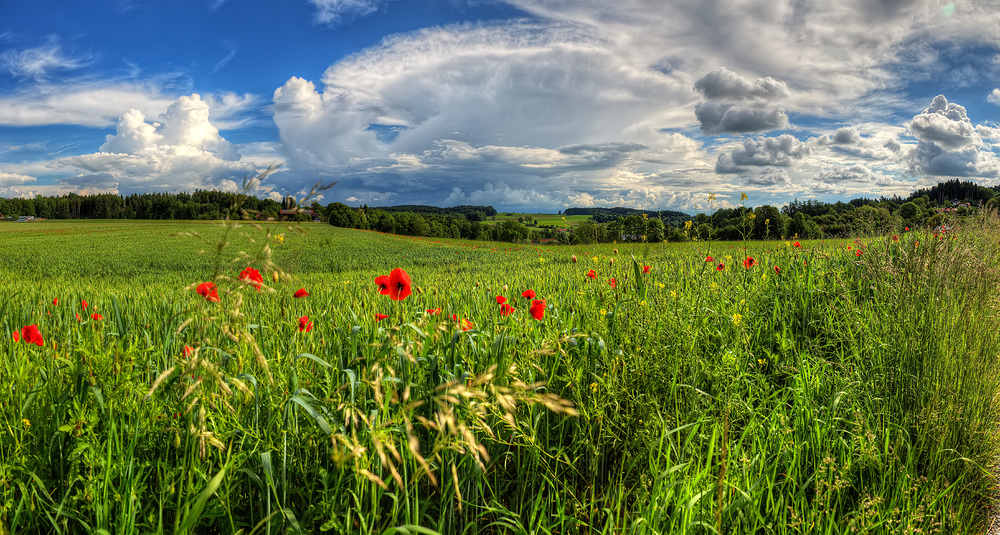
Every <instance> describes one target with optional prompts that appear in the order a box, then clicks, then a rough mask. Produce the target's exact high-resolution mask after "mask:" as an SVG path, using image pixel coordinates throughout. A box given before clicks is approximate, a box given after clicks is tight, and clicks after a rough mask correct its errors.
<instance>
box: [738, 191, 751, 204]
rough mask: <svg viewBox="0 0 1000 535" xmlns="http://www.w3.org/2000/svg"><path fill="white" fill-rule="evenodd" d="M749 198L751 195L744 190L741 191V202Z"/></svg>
mask: <svg viewBox="0 0 1000 535" xmlns="http://www.w3.org/2000/svg"><path fill="white" fill-rule="evenodd" d="M749 198H750V197H747V194H746V193H745V192H744V193H740V201H741V202H742V201H745V200H747V199H749Z"/></svg>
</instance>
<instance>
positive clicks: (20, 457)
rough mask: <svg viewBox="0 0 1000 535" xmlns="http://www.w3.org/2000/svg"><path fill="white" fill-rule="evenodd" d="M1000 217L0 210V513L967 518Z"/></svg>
mask: <svg viewBox="0 0 1000 535" xmlns="http://www.w3.org/2000/svg"><path fill="white" fill-rule="evenodd" d="M498 219H499V217H498ZM998 231H1000V225H998V221H997V220H996V219H993V218H983V219H982V220H980V221H978V222H977V223H976V224H975V225H971V226H969V227H967V228H960V229H955V230H954V232H952V233H949V234H942V235H933V234H930V233H928V232H922V231H917V232H906V233H902V232H901V233H900V234H899V235H897V236H881V237H878V236H876V237H864V238H859V239H858V240H840V241H827V242H819V241H810V242H806V241H802V242H801V243H800V242H794V241H791V240H790V241H772V242H738V243H733V242H725V243H722V242H716V243H708V242H694V243H685V244H666V243H664V244H655V245H654V244H628V245H614V244H609V245H592V246H548V247H544V246H528V245H512V244H506V243H504V244H501V243H492V242H469V241H461V240H443V239H442V240H438V239H427V238H409V237H401V236H390V235H383V234H378V233H374V232H364V231H354V230H345V229H338V228H333V227H331V226H329V225H322V224H302V225H294V226H291V227H289V226H283V225H280V224H268V225H265V226H263V227H255V226H252V225H242V226H239V227H238V228H234V227H233V226H227V225H225V224H223V223H219V222H214V223H199V222H143V221H88V222H78V221H72V222H40V223H31V224H16V223H0V274H2V276H0V334H2V336H0V340H2V341H0V358H2V359H3V366H0V426H2V427H3V432H2V433H0V533H59V534H63V533H85V532H97V533H160V532H170V533H268V534H270V533H319V532H330V533H386V534H391V533H422V534H429V533H524V534H527V533H552V534H555V533H559V534H567V533H597V532H600V533H629V534H633V533H634V534H647V533H649V534H652V533H664V534H666V533H671V534H673V533H690V534H722V533H726V534H748V533H753V534H771V533H774V534H786V533H820V534H835V533H949V534H950V533H982V532H983V531H984V529H985V525H986V522H987V518H988V514H989V511H990V508H991V506H992V503H993V502H992V499H993V496H992V494H991V493H992V491H993V488H994V486H995V480H994V477H993V476H992V475H991V470H992V468H993V465H994V460H995V458H996V455H997V453H998V452H1000V442H998V440H997V430H996V422H997V416H998V414H997V408H996V406H995V403H994V402H995V399H996V396H997V395H998V394H1000V373H998V372H1000V370H998V358H997V357H998V355H1000V334H998V331H997V329H996V326H997V324H998V321H1000V306H998V305H1000V301H998V292H997V288H998V285H1000V270H998V268H1000V262H998V261H1000V246H998V243H997V240H996V238H995V237H996V236H997V233H998ZM709 256H711V259H710V260H709V259H708V258H706V257H709ZM248 267H252V268H254V269H256V270H258V271H259V273H260V274H261V278H262V281H261V283H256V282H254V281H253V280H249V281H248V280H246V279H243V280H241V279H240V278H239V275H240V273H241V272H243V271H244V270H245V269H246V268H248ZM396 268H401V269H402V270H405V272H406V273H407V274H408V276H409V280H410V284H409V285H406V286H407V287H408V289H409V290H410V291H411V292H412V293H411V294H409V295H408V296H406V297H405V299H402V300H394V299H392V298H391V296H390V295H382V294H381V293H380V291H379V286H377V285H376V284H375V278H376V277H379V276H382V275H389V274H390V272H391V271H392V270H394V269H396ZM591 270H592V271H593V273H592V274H591ZM206 282H211V283H212V284H214V288H215V290H216V292H217V293H216V294H215V295H217V296H218V299H217V302H215V301H216V300H215V299H211V300H210V299H207V298H206V296H208V297H211V296H212V294H211V293H208V292H207V291H204V289H205V288H207V287H206V286H201V287H202V289H203V292H202V293H199V291H198V288H199V286H200V285H203V284H204V283H206ZM397 282H398V279H397V280H394V282H393V284H396V283H397ZM299 289H304V290H305V291H306V292H308V294H309V295H308V296H306V297H301V298H296V297H293V294H295V292H296V291H297V290H299ZM397 289H398V288H397ZM528 290H531V291H533V292H534V294H535V296H534V298H531V299H529V298H526V297H524V296H523V295H522V294H523V293H524V292H526V291H528ZM498 296H502V297H503V298H505V299H506V301H507V303H509V304H510V305H512V306H513V309H514V310H513V313H511V314H509V315H505V314H502V313H501V310H502V309H501V306H500V304H499V303H498ZM541 300H544V303H542V304H541V305H539V304H538V303H535V301H541ZM84 301H85V302H86V306H84ZM533 305H534V306H533ZM506 310H508V311H509V309H506ZM539 312H541V314H539ZM539 315H540V316H541V318H540V319H538V317H537V316H539ZM383 316H384V317H383ZM380 317H382V318H383V319H378V318H380ZM29 326H36V327H37V335H38V336H40V338H41V339H40V340H37V338H36V336H35V334H34V333H32V332H30V330H28V331H26V330H25V328H26V327H29ZM15 333H16V334H17V336H15ZM24 333H27V340H26V339H21V340H19V341H18V340H16V338H22V337H23V336H24ZM36 340H37V343H33V342H35V341H36Z"/></svg>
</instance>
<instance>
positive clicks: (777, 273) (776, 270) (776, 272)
mask: <svg viewBox="0 0 1000 535" xmlns="http://www.w3.org/2000/svg"><path fill="white" fill-rule="evenodd" d="M774 273H775V274H776V275H781V268H780V267H778V266H774Z"/></svg>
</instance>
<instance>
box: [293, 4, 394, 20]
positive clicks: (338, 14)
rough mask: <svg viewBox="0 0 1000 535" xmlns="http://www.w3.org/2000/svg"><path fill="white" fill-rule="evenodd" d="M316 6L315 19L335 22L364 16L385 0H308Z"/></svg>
mask: <svg viewBox="0 0 1000 535" xmlns="http://www.w3.org/2000/svg"><path fill="white" fill-rule="evenodd" d="M309 1H310V2H311V3H312V4H313V5H315V6H316V21H317V22H320V23H323V24H337V23H339V22H341V21H343V20H347V19H351V18H354V17H364V16H367V15H371V14H372V13H375V12H376V11H378V9H379V8H380V7H381V6H382V4H384V3H385V2H386V0H309Z"/></svg>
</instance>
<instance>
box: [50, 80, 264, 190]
mask: <svg viewBox="0 0 1000 535" xmlns="http://www.w3.org/2000/svg"><path fill="white" fill-rule="evenodd" d="M208 117H209V106H208V104H207V103H206V102H205V101H203V100H202V99H201V97H200V95H198V94H193V95H190V96H182V97H180V98H179V99H177V100H176V101H175V102H173V103H172V104H170V105H169V106H167V108H166V109H165V110H164V111H163V112H162V113H161V114H160V115H159V117H158V121H153V122H150V121H147V120H146V117H145V115H144V114H143V113H142V112H141V111H139V110H135V109H133V110H129V111H128V112H126V113H125V114H123V115H122V116H121V117H120V118H119V119H118V124H117V127H116V132H115V134H114V135H108V136H107V138H106V140H105V143H104V144H103V145H101V147H100V149H99V152H96V153H92V154H84V155H80V156H73V157H68V158H61V159H58V160H55V162H54V163H53V165H54V166H57V167H61V168H67V169H76V170H78V171H80V172H79V174H77V175H76V176H72V177H69V178H66V179H64V181H63V186H64V187H66V188H71V189H74V191H81V190H85V191H116V192H119V193H122V194H129V193H132V192H138V191H171V192H176V191H191V190H194V189H198V188H200V189H224V190H234V189H235V188H236V187H237V186H236V185H237V181H240V180H241V179H242V178H243V177H245V176H247V175H252V174H254V173H255V171H256V169H257V168H256V166H254V165H253V164H252V163H248V162H242V161H240V156H239V154H238V152H237V147H236V146H234V145H232V144H231V143H230V142H229V141H227V140H226V139H225V138H223V137H222V136H221V135H220V134H219V131H218V129H217V128H216V127H215V126H214V125H212V123H211V122H210V121H209V118H208Z"/></svg>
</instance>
